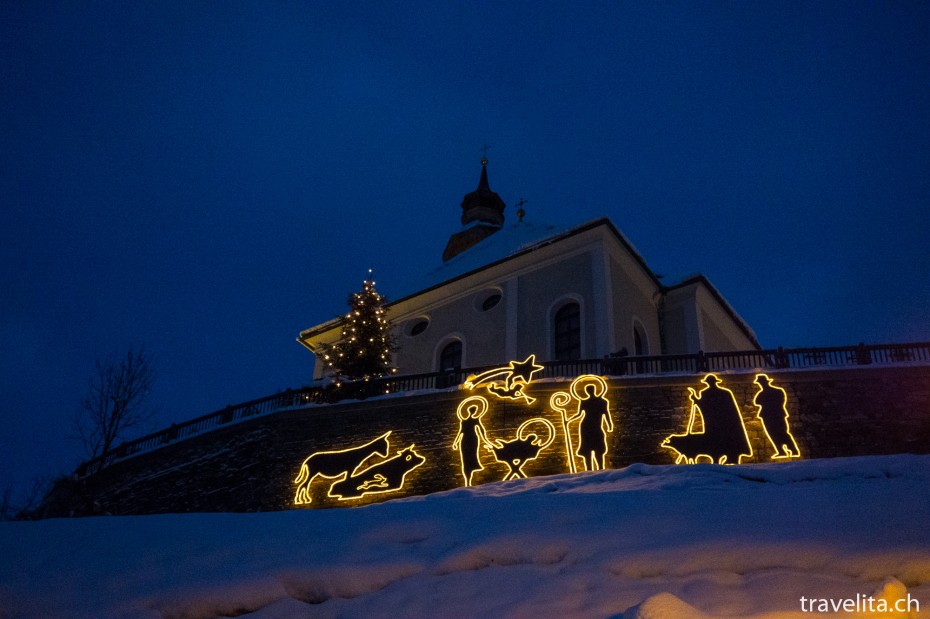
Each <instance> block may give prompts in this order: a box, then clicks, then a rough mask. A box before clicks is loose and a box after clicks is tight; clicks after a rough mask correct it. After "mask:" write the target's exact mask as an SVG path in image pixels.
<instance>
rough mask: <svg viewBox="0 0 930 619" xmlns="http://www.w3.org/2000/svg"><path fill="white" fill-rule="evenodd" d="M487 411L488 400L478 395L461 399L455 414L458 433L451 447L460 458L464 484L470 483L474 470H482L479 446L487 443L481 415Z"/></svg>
mask: <svg viewBox="0 0 930 619" xmlns="http://www.w3.org/2000/svg"><path fill="white" fill-rule="evenodd" d="M486 412H488V401H487V400H486V399H484V398H483V397H482V396H480V395H476V396H472V397H470V398H466V399H464V400H462V403H461V404H459V407H458V410H456V414H457V415H458V417H459V421H460V424H459V433H458V434H457V435H456V437H455V442H454V443H452V449H453V450H454V451H458V452H459V455H460V457H461V460H462V476H463V477H464V478H465V485H466V486H471V485H472V476H473V475H474V474H475V471H482V470H484V466H482V464H481V457H480V454H481V446H482V445H488V444H489V443H488V437H487V433H486V432H485V429H484V426H483V425H482V424H481V417H483V416H484V414H485V413H486Z"/></svg>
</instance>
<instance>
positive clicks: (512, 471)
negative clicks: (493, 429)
mask: <svg viewBox="0 0 930 619" xmlns="http://www.w3.org/2000/svg"><path fill="white" fill-rule="evenodd" d="M531 423H542V424H543V425H545V426H546V428H547V429H548V430H549V440H547V441H545V442H544V444H542V445H539V444H537V443H536V440H539V437H538V436H537V435H536V434H530V435H529V436H535V437H536V440H534V441H530V444H531V445H533V446H534V447H539V449H538V450H537V452H536V456H535V457H533V458H527V459H526V460H524V461H523V462H522V463H521V464H520V465H519V466H518V465H517V464H516V462H508V461H507V460H500V459H499V458H498V457H497V452H496V451H494V447H496V448H497V449H503V448H504V446H505V445H506V444H507V443H511V442H513V441H516V440H520V441H525V440H526V439H527V438H528V437H525V436H523V431H524V430H525V429H526V427H527V426H529V425H530V424H531ZM554 440H555V425H553V423H552V422H551V421H549V420H548V419H545V418H543V417H533V418H532V419H527V420H526V421H524V422H523V423H522V424H520V427H519V428H517V436H516V438H514V439H511V440H509V441H505V440H503V439H496V440H494V442H493V447H492V444H491V443H490V442H489V444H488V445H487V448H488V449H489V450H490V451H491V453H492V454H494V461H495V462H499V463H500V464H504V465H506V466H507V467H508V472H507V475H506V476H505V477H504V479H503V481H510V480H511V479H526V478H527V475H526V473H524V472H523V467H524V466H526V464H527V463H528V462H532V461H533V460H535V459H536V458H538V457H539V454H540V453H541V452H542V450H543V449H545V448H547V447H548V446H549V445H551V444H552V442H553V441H554Z"/></svg>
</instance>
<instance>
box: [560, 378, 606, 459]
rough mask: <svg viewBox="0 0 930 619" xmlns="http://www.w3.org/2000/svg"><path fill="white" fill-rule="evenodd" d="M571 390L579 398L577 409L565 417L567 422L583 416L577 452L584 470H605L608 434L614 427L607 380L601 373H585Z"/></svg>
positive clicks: (573, 384)
mask: <svg viewBox="0 0 930 619" xmlns="http://www.w3.org/2000/svg"><path fill="white" fill-rule="evenodd" d="M581 385H584V394H583V395H582V394H579V393H578V388H579V387H580V386H581ZM571 392H572V395H573V396H574V397H575V399H577V400H578V412H577V413H575V414H574V415H572V416H571V417H569V418H568V419H567V420H566V426H567V425H568V424H569V423H571V422H572V421H575V420H576V419H580V421H579V422H578V449H577V450H576V451H575V454H576V455H578V456H579V457H580V458H581V459H582V461H583V462H584V466H585V470H588V471H596V470H602V469H604V468H605V462H604V456H606V455H607V434H609V433H610V432H613V429H614V422H613V421H612V420H611V418H610V404H609V403H608V402H607V398H605V397H604V394H605V393H606V392H607V383H606V382H605V381H604V379H602V378H600V377H599V376H591V375H586V376H582V377H579V378H577V379H576V380H575V382H573V383H572V386H571Z"/></svg>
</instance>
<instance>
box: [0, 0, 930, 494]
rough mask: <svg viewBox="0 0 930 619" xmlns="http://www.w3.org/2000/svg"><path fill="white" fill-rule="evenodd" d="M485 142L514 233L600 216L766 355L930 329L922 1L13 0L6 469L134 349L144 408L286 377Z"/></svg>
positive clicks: (386, 286)
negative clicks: (149, 358) (521, 214)
mask: <svg viewBox="0 0 930 619" xmlns="http://www.w3.org/2000/svg"><path fill="white" fill-rule="evenodd" d="M189 5H192V6H189ZM269 5H270V6H269ZM484 142H488V143H489V144H491V150H490V151H489V153H488V156H489V159H490V160H491V163H490V166H489V172H490V180H491V186H492V188H494V189H495V190H496V191H497V192H498V193H500V195H501V197H502V198H503V199H504V200H505V201H506V202H507V204H508V206H509V207H510V208H509V211H508V212H509V213H510V219H511V220H513V219H514V216H513V212H514V208H513V205H514V203H515V202H516V201H517V199H518V198H519V197H520V196H521V195H523V196H525V197H526V199H527V200H528V203H527V205H526V209H527V212H528V215H527V218H528V219H530V220H533V221H540V222H549V221H552V222H578V223H580V222H582V221H586V220H589V219H593V218H596V217H600V216H609V217H610V218H611V219H612V220H613V221H614V223H615V224H616V225H617V226H618V227H619V228H620V229H621V230H622V231H623V232H624V233H625V234H626V235H627V236H628V237H629V238H630V240H631V241H632V242H633V243H634V244H635V245H636V246H637V248H638V249H639V250H640V252H641V253H642V255H643V256H644V258H645V259H646V261H647V262H648V263H649V265H650V266H651V267H652V268H653V270H655V271H656V272H658V273H662V274H665V275H666V276H667V279H666V281H669V282H670V281H674V280H675V279H678V278H679V277H681V276H684V275H687V274H690V273H694V272H702V273H704V274H706V275H707V276H708V277H709V278H710V279H711V281H713V282H714V283H715V284H716V285H717V287H718V288H719V289H720V290H721V292H722V293H723V294H724V296H725V297H726V298H727V299H728V300H729V301H730V302H731V303H732V305H733V306H734V307H735V308H736V310H737V311H738V312H739V313H740V314H741V315H742V316H743V317H744V318H745V319H746V321H747V322H748V323H749V324H750V325H751V326H752V327H753V328H754V329H755V330H756V332H757V334H758V336H759V339H760V341H761V342H762V344H763V345H765V346H777V345H785V346H809V345H842V344H852V343H857V342H859V341H866V342H875V343H879V342H891V341H907V340H930V313H928V306H930V275H928V265H930V243H928V242H927V238H928V237H930V208H928V206H930V180H928V179H930V3H926V2H910V1H900V2H881V3H878V2H872V1H871V0H870V1H867V2H842V3H837V2H833V1H830V2H811V1H806V0H805V1H803V2H785V1H783V0H778V1H777V2H751V3H746V2H727V3H695V2H682V3H676V2H661V3H654V2H645V1H644V2H636V3H617V2H605V3H593V2H584V3H571V4H569V3H542V2H535V1H534V2H526V3H490V2H488V3H463V4H459V5H449V4H448V3H436V2H425V3H417V2H405V3H364V4H353V3H331V6H330V5H324V4H323V3H306V2H293V3H264V2H262V3H259V2H256V3H254V4H251V3H243V2H219V3H210V4H201V3H187V2H174V3H155V5H150V3H133V2H129V3H127V2H93V3H89V2H87V3H59V2H47V3H45V2H23V3H16V2H5V3H2V4H0V312H2V313H0V407H2V421H0V484H5V483H6V480H7V479H8V478H16V479H29V478H31V477H33V476H34V475H38V474H43V473H58V472H62V471H67V470H70V469H72V468H73V466H74V465H75V464H76V463H77V462H78V461H79V460H80V451H79V449H78V447H77V445H76V444H75V443H72V442H69V441H68V440H67V438H66V437H67V435H68V434H69V432H70V428H69V425H68V421H67V419H68V417H69V415H70V414H71V413H72V412H73V411H74V410H75V408H76V407H77V405H78V402H79V400H80V398H81V396H82V394H83V392H84V391H85V387H86V382H87V380H88V378H89V376H90V374H91V372H92V369H93V364H94V359H95V358H96V357H98V356H104V355H108V354H112V353H113V352H118V351H121V350H124V349H125V348H126V346H127V345H128V344H130V343H136V344H138V343H145V345H146V346H147V347H148V349H149V350H150V351H151V352H152V353H154V354H155V355H156V357H157V363H158V368H159V372H158V382H157V385H156V390H155V392H154V394H153V403H154V404H155V405H156V406H157V407H158V409H159V411H160V412H159V417H158V420H157V425H158V426H163V425H167V424H169V423H171V422H172V421H181V420H185V419H189V418H192V417H195V416H198V415H201V414H203V413H206V412H209V411H212V410H215V409H217V408H220V407H222V406H225V405H226V404H228V403H235V402H239V401H243V400H247V399H251V398H255V397H259V396H263V395H266V394H269V393H273V392H275V391H277V390H280V389H283V388H286V387H296V386H301V385H303V384H306V383H307V382H308V381H309V378H310V370H311V367H312V364H311V361H312V360H311V358H310V354H309V353H308V352H307V351H305V350H304V349H303V348H302V347H301V346H299V345H298V344H297V343H296V342H295V337H296V335H297V333H298V331H300V330H301V329H302V328H306V327H309V326H312V325H314V324H317V323H319V322H321V321H323V320H326V319H328V318H331V317H332V316H334V315H336V314H338V313H341V312H342V311H343V310H344V308H345V297H346V295H347V294H348V293H349V292H352V291H353V290H356V289H357V288H358V286H359V284H360V281H361V279H362V277H363V276H364V275H365V273H366V271H367V269H368V268H369V267H371V268H374V269H375V270H376V275H377V279H378V287H379V290H380V291H381V292H382V293H385V294H387V295H388V296H393V297H396V296H397V295H399V294H401V293H406V292H408V290H406V289H405V287H404V282H406V281H408V280H411V279H413V277H412V276H413V275H416V274H420V273H422V271H424V270H426V269H427V267H428V266H431V265H434V264H438V263H439V260H440V254H441V252H442V249H443V247H444V245H445V242H446V240H447V238H448V235H449V234H450V233H451V232H453V231H454V230H455V229H456V228H457V226H458V225H459V222H458V217H459V215H460V210H459V203H460V202H461V198H462V196H463V194H465V193H467V192H469V191H471V190H473V189H474V188H475V185H476V184H477V181H478V174H479V170H480V166H479V159H480V157H481V145H482V144H483V143H484Z"/></svg>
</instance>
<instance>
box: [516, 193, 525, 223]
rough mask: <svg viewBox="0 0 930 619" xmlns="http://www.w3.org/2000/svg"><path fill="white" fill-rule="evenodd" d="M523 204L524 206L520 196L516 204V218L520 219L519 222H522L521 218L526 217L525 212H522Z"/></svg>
mask: <svg viewBox="0 0 930 619" xmlns="http://www.w3.org/2000/svg"><path fill="white" fill-rule="evenodd" d="M524 204H526V200H524V199H523V196H520V201H519V202H517V217H519V218H520V221H523V216H524V215H526V211H524V210H523V205H524Z"/></svg>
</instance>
